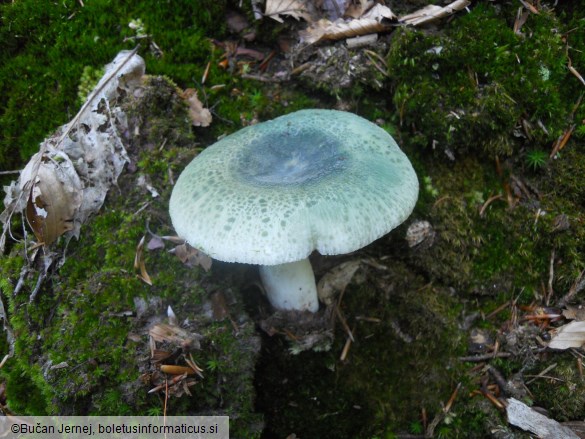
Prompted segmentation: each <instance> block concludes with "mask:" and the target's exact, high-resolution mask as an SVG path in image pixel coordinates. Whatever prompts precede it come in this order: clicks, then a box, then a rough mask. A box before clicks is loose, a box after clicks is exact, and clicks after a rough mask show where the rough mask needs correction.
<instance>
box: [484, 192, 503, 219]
mask: <svg viewBox="0 0 585 439" xmlns="http://www.w3.org/2000/svg"><path fill="white" fill-rule="evenodd" d="M502 198H503V195H502V194H499V195H494V196H491V197H489V198H488V199H487V201H486V202H485V203H483V206H481V209H479V216H480V217H483V214H484V213H485V210H486V209H487V208H488V206H489V205H490V204H492V203H493V202H494V201H496V200H501V199H502Z"/></svg>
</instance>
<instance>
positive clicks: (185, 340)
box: [148, 323, 201, 349]
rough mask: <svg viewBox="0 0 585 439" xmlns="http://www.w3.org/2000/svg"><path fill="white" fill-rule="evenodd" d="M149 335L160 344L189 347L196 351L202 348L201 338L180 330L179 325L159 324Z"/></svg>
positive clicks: (150, 330)
mask: <svg viewBox="0 0 585 439" xmlns="http://www.w3.org/2000/svg"><path fill="white" fill-rule="evenodd" d="M148 335H150V337H151V338H152V339H153V340H154V341H155V342H159V343H163V342H167V343H171V344H173V345H175V346H177V347H185V346H188V347H190V348H194V349H199V348H200V343H199V339H200V338H201V336H200V335H198V334H193V333H191V332H189V331H186V330H185V329H183V328H180V327H179V326H177V325H170V324H167V323H159V324H157V325H154V326H153V327H152V328H150V329H149V331H148Z"/></svg>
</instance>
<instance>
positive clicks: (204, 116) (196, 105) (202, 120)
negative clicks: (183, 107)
mask: <svg viewBox="0 0 585 439" xmlns="http://www.w3.org/2000/svg"><path fill="white" fill-rule="evenodd" d="M182 97H183V99H184V100H185V102H187V105H188V106H189V117H190V118H191V123H192V124H193V126H196V127H208V126H209V125H210V124H211V121H212V117H211V112H210V111H209V110H208V109H207V108H204V107H203V104H202V103H201V101H200V100H199V97H198V96H197V90H195V89H194V88H188V89H186V90H185V91H183V93H182Z"/></svg>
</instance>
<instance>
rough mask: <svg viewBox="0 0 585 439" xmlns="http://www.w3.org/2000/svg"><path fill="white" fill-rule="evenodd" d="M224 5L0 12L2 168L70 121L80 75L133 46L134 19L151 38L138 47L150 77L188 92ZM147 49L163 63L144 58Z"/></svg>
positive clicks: (42, 7) (36, 5)
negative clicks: (163, 79)
mask: <svg viewBox="0 0 585 439" xmlns="http://www.w3.org/2000/svg"><path fill="white" fill-rule="evenodd" d="M225 5H226V2H225V1H224V0H220V1H215V0H213V1H210V0H206V1H204V2H198V3H196V4H195V3H193V2H189V1H180V2H172V3H169V2H156V3H144V2H140V1H133V2H124V3H120V2H112V1H109V0H100V1H93V2H88V3H87V4H81V3H79V2H75V1H65V2H50V3H47V2H39V1H37V0H26V1H19V2H14V3H5V4H2V5H1V6H0V14H1V15H2V25H1V27H0V40H1V41H2V42H3V43H2V45H3V54H4V56H3V57H2V60H0V97H1V99H0V131H1V132H2V133H3V136H2V138H1V139H0V157H1V158H0V166H1V167H2V168H4V169H16V168H18V167H19V165H20V164H21V163H22V160H24V159H26V158H28V157H29V156H30V155H32V154H33V153H34V152H35V151H36V149H37V148H38V144H39V142H40V141H42V140H43V139H44V137H45V136H46V134H47V133H48V132H50V131H51V130H52V129H54V128H55V127H56V126H59V125H61V124H63V123H65V122H66V121H67V120H69V119H70V118H71V117H72V115H73V114H75V112H76V111H77V109H78V104H77V90H78V85H79V83H80V78H82V76H83V72H84V71H86V72H87V71H88V69H99V68H101V67H102V66H103V65H104V64H106V63H108V62H110V61H111V60H112V59H113V58H114V56H115V55H116V53H117V52H119V51H120V50H122V49H129V48H132V47H134V46H135V45H136V43H137V42H136V41H134V40H132V37H133V36H135V33H134V30H132V29H131V28H130V27H128V24H129V23H130V22H131V21H132V20H134V19H137V18H140V19H141V20H142V22H143V23H144V25H145V26H146V30H147V32H148V34H149V35H150V38H148V39H146V40H141V41H140V42H141V44H143V49H142V50H141V53H142V54H143V55H144V56H145V57H146V61H147V65H148V70H149V72H151V73H158V74H167V75H169V76H172V77H173V78H174V79H175V80H176V81H178V82H179V83H180V84H181V85H183V86H185V85H187V84H189V85H193V82H194V78H201V76H202V74H203V70H204V69H205V65H206V62H207V58H208V57H209V54H210V43H209V41H208V38H210V37H216V38H221V36H222V35H223V33H224V28H223V26H222V25H219V26H218V23H223V22H224V19H223V18H224V17H223V14H224V11H225ZM178 11H180V13H178ZM151 41H154V42H155V43H156V44H157V45H158V47H160V49H161V50H162V53H163V56H162V57H161V56H159V55H160V54H153V53H152V52H150V51H149V48H148V46H149V44H150V42H151ZM87 60H91V64H90V65H88V64H87V62H88V61H87ZM213 70H214V71H216V67H215V66H213Z"/></svg>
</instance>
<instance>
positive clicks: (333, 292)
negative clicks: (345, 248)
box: [317, 261, 360, 305]
mask: <svg viewBox="0 0 585 439" xmlns="http://www.w3.org/2000/svg"><path fill="white" fill-rule="evenodd" d="M358 268H360V261H349V262H344V263H343V264H340V265H338V266H337V267H334V268H332V269H331V270H329V271H328V272H327V273H325V274H324V275H323V277H322V278H321V280H319V283H318V284H317V294H318V295H319V300H321V302H323V303H324V304H325V305H331V304H333V302H334V301H335V297H336V296H337V295H339V294H341V293H343V292H344V291H345V288H346V287H347V285H348V284H349V283H350V282H351V279H352V278H353V275H354V274H355V272H356V271H357V270H358Z"/></svg>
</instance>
